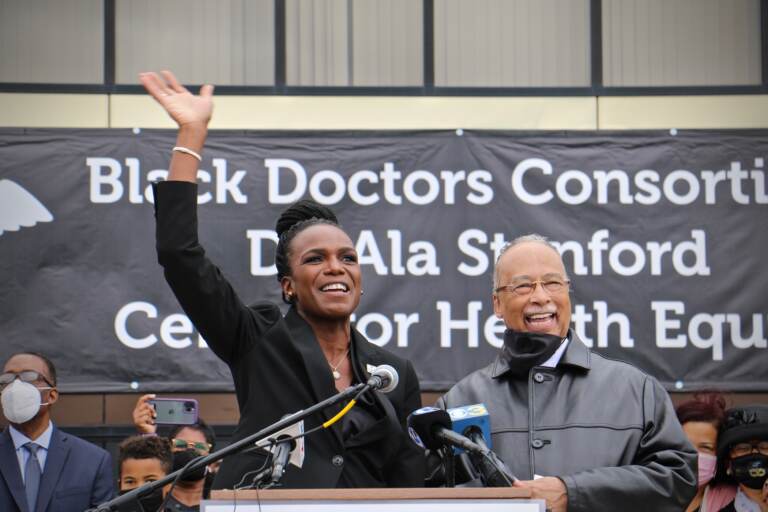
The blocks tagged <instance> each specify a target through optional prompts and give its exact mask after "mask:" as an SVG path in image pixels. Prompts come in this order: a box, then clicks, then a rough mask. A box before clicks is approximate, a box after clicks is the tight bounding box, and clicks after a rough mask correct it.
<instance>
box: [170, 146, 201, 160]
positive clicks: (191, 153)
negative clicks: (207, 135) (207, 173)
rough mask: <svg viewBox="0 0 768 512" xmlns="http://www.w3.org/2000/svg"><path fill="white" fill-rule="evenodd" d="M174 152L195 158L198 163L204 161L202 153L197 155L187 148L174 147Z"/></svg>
mask: <svg viewBox="0 0 768 512" xmlns="http://www.w3.org/2000/svg"><path fill="white" fill-rule="evenodd" d="M173 151H178V152H179V153H186V154H187V155H190V156H193V157H195V158H197V161H198V162H202V161H203V157H201V156H200V153H197V152H195V151H192V150H191V149H189V148H185V147H184V146H174V147H173Z"/></svg>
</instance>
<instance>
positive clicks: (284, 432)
mask: <svg viewBox="0 0 768 512" xmlns="http://www.w3.org/2000/svg"><path fill="white" fill-rule="evenodd" d="M303 435H304V420H301V421H299V422H298V423H293V424H291V425H288V426H287V427H285V428H283V429H281V430H278V431H277V432H275V433H274V434H273V435H271V436H269V437H268V438H264V439H262V440H260V441H258V442H257V443H256V446H261V447H264V446H269V445H273V446H276V445H275V444H274V442H275V441H276V440H277V441H278V444H282V443H283V442H284V441H283V439H287V438H290V439H291V441H292V448H291V449H290V450H289V451H288V453H290V455H291V457H290V460H289V461H288V462H290V463H291V464H293V465H294V466H296V467H298V468H300V467H302V466H303V465H304V455H305V454H306V452H305V448H304V437H302V436H303ZM294 438H295V439H294ZM270 451H272V460H275V459H276V457H275V448H272V449H270Z"/></svg>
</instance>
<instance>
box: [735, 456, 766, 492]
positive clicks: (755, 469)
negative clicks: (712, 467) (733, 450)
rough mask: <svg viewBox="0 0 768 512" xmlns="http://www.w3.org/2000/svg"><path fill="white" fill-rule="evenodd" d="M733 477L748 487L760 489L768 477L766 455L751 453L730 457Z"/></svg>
mask: <svg viewBox="0 0 768 512" xmlns="http://www.w3.org/2000/svg"><path fill="white" fill-rule="evenodd" d="M731 471H732V473H733V479H734V480H736V481H737V482H739V483H740V484H744V485H746V486H747V487H749V488H750V489H762V488H763V484H764V483H765V480H766V478H768V455H763V454H762V453H752V454H750V455H744V456H742V457H736V458H735V459H731Z"/></svg>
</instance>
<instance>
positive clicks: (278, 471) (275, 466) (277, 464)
mask: <svg viewBox="0 0 768 512" xmlns="http://www.w3.org/2000/svg"><path fill="white" fill-rule="evenodd" d="M278 439H279V441H278V443H277V445H275V449H274V450H273V451H272V473H271V475H270V478H269V481H270V483H273V484H274V483H277V481H278V480H280V478H282V476H283V473H285V466H286V464H288V458H289V457H290V456H291V452H292V451H293V450H294V449H295V448H296V441H295V440H293V439H291V438H290V437H288V436H281V437H279V438H278Z"/></svg>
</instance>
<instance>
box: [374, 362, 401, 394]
mask: <svg viewBox="0 0 768 512" xmlns="http://www.w3.org/2000/svg"><path fill="white" fill-rule="evenodd" d="M399 381H400V376H399V375H398V374H397V370H395V369H394V368H392V367H391V366H389V365H388V364H382V365H379V366H377V367H376V368H374V369H373V371H372V372H371V378H370V379H368V382H367V383H366V385H367V386H368V387H369V388H371V389H378V390H379V391H381V392H382V393H389V392H390V391H392V390H393V389H395V388H396V387H397V383H398V382H399Z"/></svg>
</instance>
